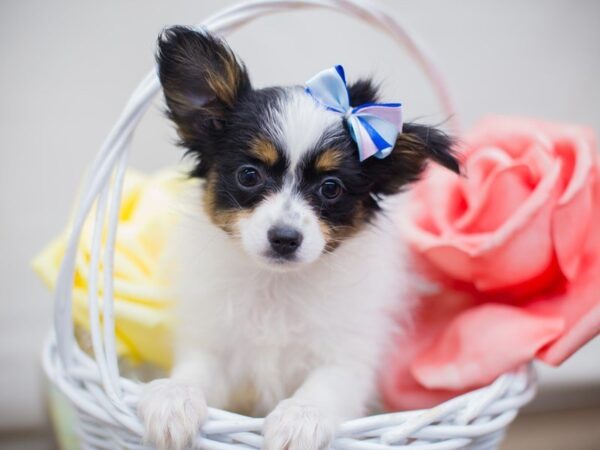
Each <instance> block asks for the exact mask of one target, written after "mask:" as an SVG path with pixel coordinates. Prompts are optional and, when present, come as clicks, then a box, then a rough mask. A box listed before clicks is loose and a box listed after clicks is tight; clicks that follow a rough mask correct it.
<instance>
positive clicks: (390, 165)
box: [363, 123, 460, 195]
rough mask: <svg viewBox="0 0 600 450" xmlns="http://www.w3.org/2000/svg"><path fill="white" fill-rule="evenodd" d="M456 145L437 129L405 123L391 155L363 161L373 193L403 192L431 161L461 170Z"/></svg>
mask: <svg viewBox="0 0 600 450" xmlns="http://www.w3.org/2000/svg"><path fill="white" fill-rule="evenodd" d="M452 145H453V142H452V140H451V139H450V137H449V136H448V135H447V134H445V133H444V132H443V131H440V130H438V129H437V128H434V127H429V126H426V125H419V124H415V123H405V124H404V126H403V128H402V133H401V134H399V135H398V138H397V139H396V145H395V146H394V150H392V153H391V154H390V155H389V156H388V157H387V158H383V159H377V158H375V157H372V158H369V159H367V160H366V161H364V162H363V164H364V165H365V171H366V173H367V175H368V176H369V178H370V179H371V182H372V192H373V193H374V194H377V195H381V194H383V195H391V194H395V193H397V192H399V191H401V190H402V188H403V187H404V186H406V185H407V184H409V183H412V182H414V181H417V180H418V179H419V176H420V175H421V173H422V172H423V170H425V167H426V166H427V163H428V162H429V161H433V162H436V163H438V164H441V165H442V166H444V167H446V168H447V169H450V170H451V171H453V172H456V173H460V163H459V161H458V158H457V157H456V154H455V153H454V151H453V150H452Z"/></svg>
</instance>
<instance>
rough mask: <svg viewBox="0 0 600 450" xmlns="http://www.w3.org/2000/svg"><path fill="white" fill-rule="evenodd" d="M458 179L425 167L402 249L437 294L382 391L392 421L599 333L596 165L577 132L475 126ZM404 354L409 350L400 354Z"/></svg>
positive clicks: (518, 121) (509, 121)
mask: <svg viewBox="0 0 600 450" xmlns="http://www.w3.org/2000/svg"><path fill="white" fill-rule="evenodd" d="M460 149H461V153H462V154H463V166H464V169H465V173H466V176H465V177H458V176H456V175H454V174H452V173H450V172H448V171H446V170H443V169H442V168H438V167H432V168H431V169H430V171H429V172H428V175H427V177H426V178H425V179H424V180H423V181H422V182H420V183H418V185H417V186H415V189H413V191H412V194H411V195H412V201H411V202H410V204H411V207H413V210H412V211H410V214H409V220H408V223H407V227H406V230H405V231H406V236H407V239H408V242H409V243H410V244H411V246H412V248H413V249H414V253H415V257H416V260H417V261H418V263H419V264H420V265H421V267H422V268H423V270H424V273H426V274H427V276H428V277H429V278H430V280H431V281H432V282H433V283H434V285H435V286H436V290H435V292H429V293H428V294H423V293H421V294H420V295H419V297H420V299H421V303H420V308H419V310H418V311H417V313H416V324H415V327H414V329H413V330H412V332H411V333H410V336H408V337H407V338H404V339H402V340H401V342H397V345H395V349H394V351H393V352H392V353H391V354H390V355H389V358H388V359H387V362H388V363H389V365H388V366H387V367H386V370H385V373H384V375H383V379H382V390H383V395H384V398H385V400H386V402H387V404H388V406H389V407H391V408H393V409H404V408H415V407H425V406H430V405H432V404H435V403H437V402H439V401H441V400H443V399H446V398H448V397H450V396H453V395H456V394H457V393H460V392H462V391H465V390H468V389H472V388H475V387H478V386H482V385H484V384H487V383H489V382H491V381H493V380H494V379H495V378H496V377H497V376H499V375H500V374H502V373H503V372H506V371H508V370H511V369H514V368H515V367H517V366H519V365H521V364H523V363H525V362H527V361H529V360H531V359H533V358H538V359H540V360H542V361H545V362H547V363H549V364H553V365H558V364H560V363H562V362H563V361H564V360H565V359H566V358H568V357H569V356H570V355H571V354H572V353H573V352H575V351H576V350H577V349H578V348H579V347H581V346H582V345H584V344H585V343H586V342H587V341H588V340H590V339H591V338H593V337H594V336H596V335H597V334H598V333H600V156H599V154H598V152H597V146H596V142H595V139H594V136H593V133H592V132H591V131H590V130H588V129H586V128H582V127H578V126H571V125H563V124H554V123H548V122H542V121H537V120H530V119H522V118H504V117H494V118H489V119H487V120H484V121H482V122H480V123H479V124H478V125H477V126H476V127H475V129H474V130H473V131H472V132H471V133H470V134H469V135H468V136H467V137H466V138H465V139H464V141H463V142H462V144H461V146H460ZM407 349H408V350H407Z"/></svg>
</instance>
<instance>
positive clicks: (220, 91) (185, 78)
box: [156, 26, 251, 148]
mask: <svg viewBox="0 0 600 450" xmlns="http://www.w3.org/2000/svg"><path fill="white" fill-rule="evenodd" d="M156 59H157V62H158V73H159V78H160V82H161V84H162V87H163V91H164V94H165V99H166V102H167V107H168V113H169V116H170V117H171V119H172V120H173V121H174V122H175V124H176V126H177V130H178V133H179V135H180V137H181V139H182V144H183V145H185V146H187V147H189V148H192V147H194V144H195V142H194V141H196V140H199V139H202V138H203V135H205V134H206V132H207V131H211V129H218V128H219V127H220V125H221V123H222V121H223V120H224V119H225V118H226V116H227V113H228V112H229V111H231V109H232V108H234V106H235V104H236V102H237V100H238V99H239V97H240V96H241V95H242V94H243V93H244V92H245V91H247V90H249V89H251V87H250V80H249V78H248V74H247V73H246V69H245V67H244V65H243V64H242V63H241V62H240V61H239V60H238V59H237V58H236V56H235V55H234V53H233V52H232V51H231V49H230V48H229V46H228V45H227V44H226V43H225V42H224V41H222V40H221V39H219V38H218V37H216V36H213V35H211V34H210V33H208V32H206V31H196V30H193V29H191V28H187V27H181V26H176V27H172V28H168V29H166V30H165V31H163V33H162V34H161V35H160V37H159V39H158V52H157V55H156Z"/></svg>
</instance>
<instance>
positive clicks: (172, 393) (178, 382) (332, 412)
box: [139, 202, 409, 450]
mask: <svg viewBox="0 0 600 450" xmlns="http://www.w3.org/2000/svg"><path fill="white" fill-rule="evenodd" d="M195 203H196V202H195ZM196 204H198V203H196ZM395 229H397V228H396V226H395V224H394V223H393V221H392V220H391V218H390V216H384V217H380V218H379V219H378V220H376V222H375V223H374V224H373V225H369V226H367V228H365V229H364V230H363V231H361V232H360V233H359V234H358V235H356V236H354V237H352V238H350V239H349V240H348V241H347V242H345V243H343V244H342V245H341V246H340V247H339V248H338V249H337V250H335V251H334V252H333V253H330V254H324V255H322V256H321V257H320V258H319V259H318V260H316V261H315V262H313V263H312V264H309V265H307V266H305V267H302V268H300V269H299V270H295V271H289V272H277V271H273V270H270V269H268V268H265V267H263V266H261V265H257V263H256V261H255V259H254V258H252V257H251V256H249V255H248V254H247V252H246V251H245V250H244V249H243V247H242V245H241V243H240V242H239V240H235V239H232V238H231V237H230V236H228V235H227V234H226V233H225V232H223V231H222V230H220V229H218V228H217V227H215V226H214V225H213V224H212V223H210V222H209V220H208V218H206V217H204V216H202V215H200V216H199V217H190V219H189V220H187V221H186V222H185V224H184V225H183V226H182V230H181V232H179V233H178V236H179V239H180V242H181V244H182V245H181V247H180V248H181V252H182V253H181V255H182V258H181V261H182V266H181V274H180V275H181V278H180V280H181V284H180V287H181V289H182V291H181V304H180V314H179V318H180V324H179V327H178V329H179V339H178V345H177V363H176V366H175V368H174V370H173V373H172V377H171V379H169V380H168V381H165V380H158V381H155V382H152V383H150V384H149V385H148V387H147V388H146V389H145V390H144V393H143V395H142V401H141V402H140V409H139V410H140V414H141V416H142V417H143V418H144V420H145V424H146V429H147V438H148V439H149V440H150V441H151V442H152V443H154V444H155V445H156V446H157V448H159V449H180V448H182V446H181V443H182V442H184V443H189V442H190V440H191V439H192V437H193V435H194V434H195V432H196V431H197V428H196V427H195V425H196V424H198V423H200V422H201V421H202V420H203V419H204V417H205V405H204V403H203V401H202V400H201V399H199V398H197V397H196V398H194V397H193V396H192V394H194V392H196V393H197V392H203V393H204V396H205V398H206V400H207V402H208V404H209V405H211V406H214V407H219V408H227V409H233V410H238V411H243V412H246V413H250V414H255V415H267V414H268V416H267V421H266V425H265V430H264V432H265V448H266V449H267V450H283V449H288V450H318V449H322V448H326V447H327V446H328V445H329V443H330V442H331V439H332V436H333V435H334V432H335V428H336V426H337V425H338V424H339V423H340V422H341V421H343V420H346V419H350V418H353V417H357V416H360V415H361V414H364V413H365V411H366V409H367V407H368V405H369V402H370V401H372V400H373V399H374V398H375V397H374V395H375V381H376V380H375V378H376V371H377V367H378V363H379V362H380V355H381V353H382V351H383V350H384V348H385V345H386V343H387V342H388V341H389V339H390V333H391V332H392V323H393V322H392V320H391V317H392V312H395V313H398V312H402V311H401V310H402V308H407V307H408V306H409V305H408V304H406V303H403V300H402V299H403V286H405V285H406V282H407V280H406V277H405V273H406V272H405V270H404V268H403V265H402V261H403V258H402V254H403V252H402V248H401V247H400V245H401V244H400V242H399V240H398V239H397V236H396V232H395V231H394V230H395ZM399 310H400V311H399ZM182 386H187V389H184V388H183V387H182ZM186 393H187V394H189V398H188V399H187V401H186V399H185V395H186ZM285 399H288V400H285ZM269 413H270V414H269ZM284 443H287V444H285V445H284Z"/></svg>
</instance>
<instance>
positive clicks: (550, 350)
mask: <svg viewBox="0 0 600 450" xmlns="http://www.w3.org/2000/svg"><path fill="white" fill-rule="evenodd" d="M594 193H595V195H594V198H593V204H594V205H596V207H595V208H594V209H593V217H592V220H591V222H592V223H593V224H595V225H596V226H595V227H594V228H593V229H592V233H591V234H590V236H589V238H588V242H587V243H586V245H585V246H584V247H583V248H582V253H583V256H582V259H581V268H580V271H579V273H578V275H577V277H576V279H575V280H573V281H572V282H571V283H570V284H569V285H568V286H567V291H566V293H564V294H563V295H561V296H558V297H556V298H550V299H548V300H547V301H545V302H544V301H538V302H536V303H534V304H533V305H532V306H531V307H530V308H529V310H531V311H532V313H535V314H539V315H544V316H546V317H561V318H563V319H564V321H565V325H566V329H565V332H564V333H563V335H562V336H561V337H560V338H559V339H558V340H557V341H556V342H553V343H552V344H551V345H549V346H548V347H547V348H545V349H543V350H541V351H540V353H539V354H538V357H539V358H540V359H542V360H543V361H545V362H547V363H548V364H553V365H559V364H561V363H562V362H563V361H564V360H565V359H567V358H568V357H569V356H571V355H572V354H573V353H574V352H575V351H577V350H578V349H579V348H580V347H581V346H583V345H584V344H585V343H586V342H588V341H589V340H590V339H592V338H594V337H595V336H597V335H598V334H600V227H598V226H597V224H599V223H600V207H598V205H600V180H596V183H595V186H594Z"/></svg>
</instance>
